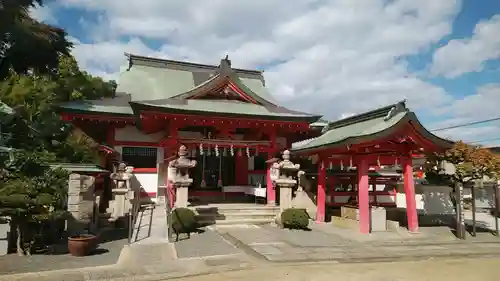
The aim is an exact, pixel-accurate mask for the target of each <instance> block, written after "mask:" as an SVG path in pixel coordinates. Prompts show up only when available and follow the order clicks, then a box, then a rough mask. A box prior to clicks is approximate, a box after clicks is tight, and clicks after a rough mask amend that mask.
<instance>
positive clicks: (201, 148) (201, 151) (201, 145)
mask: <svg viewBox="0 0 500 281" xmlns="http://www.w3.org/2000/svg"><path fill="white" fill-rule="evenodd" d="M200 155H203V144H202V143H200Z"/></svg>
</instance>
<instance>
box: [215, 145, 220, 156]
mask: <svg viewBox="0 0 500 281" xmlns="http://www.w3.org/2000/svg"><path fill="white" fill-rule="evenodd" d="M215 156H217V157H219V146H218V145H217V144H216V145H215Z"/></svg>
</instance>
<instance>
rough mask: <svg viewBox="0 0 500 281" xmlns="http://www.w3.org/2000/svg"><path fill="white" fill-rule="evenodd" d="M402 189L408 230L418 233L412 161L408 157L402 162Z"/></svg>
mask: <svg viewBox="0 0 500 281" xmlns="http://www.w3.org/2000/svg"><path fill="white" fill-rule="evenodd" d="M403 177H404V189H405V197H406V217H407V218H408V230H409V231H410V232H417V231H418V216H417V204H416V202H415V182H414V180H413V167H412V159H411V156H409V157H408V158H407V159H405V160H404V161H403Z"/></svg>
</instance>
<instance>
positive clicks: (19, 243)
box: [16, 224, 24, 256]
mask: <svg viewBox="0 0 500 281" xmlns="http://www.w3.org/2000/svg"><path fill="white" fill-rule="evenodd" d="M16 234H17V239H16V247H17V254H18V255H19V256H24V251H23V247H22V235H21V226H20V225H19V224H16Z"/></svg>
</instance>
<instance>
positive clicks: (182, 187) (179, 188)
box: [174, 183, 191, 208]
mask: <svg viewBox="0 0 500 281" xmlns="http://www.w3.org/2000/svg"><path fill="white" fill-rule="evenodd" d="M190 185H191V183H184V184H181V183H176V184H174V188H175V205H174V206H175V207H176V208H186V207H187V205H188V192H189V189H188V187H189V186H190Z"/></svg>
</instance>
